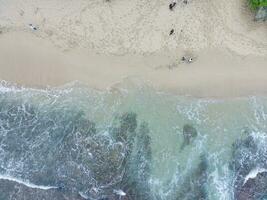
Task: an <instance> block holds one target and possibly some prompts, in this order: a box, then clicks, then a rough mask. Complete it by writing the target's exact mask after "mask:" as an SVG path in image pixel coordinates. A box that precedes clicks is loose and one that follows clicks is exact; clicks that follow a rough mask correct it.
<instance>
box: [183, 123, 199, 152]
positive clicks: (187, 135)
mask: <svg viewBox="0 0 267 200" xmlns="http://www.w3.org/2000/svg"><path fill="white" fill-rule="evenodd" d="M196 137H197V130H196V129H195V128H194V127H193V126H192V125H189V124H186V125H184V127H183V139H184V141H183V144H182V146H181V149H183V148H184V147H185V146H186V145H189V144H190V143H191V142H192V141H193V140H194V138H196Z"/></svg>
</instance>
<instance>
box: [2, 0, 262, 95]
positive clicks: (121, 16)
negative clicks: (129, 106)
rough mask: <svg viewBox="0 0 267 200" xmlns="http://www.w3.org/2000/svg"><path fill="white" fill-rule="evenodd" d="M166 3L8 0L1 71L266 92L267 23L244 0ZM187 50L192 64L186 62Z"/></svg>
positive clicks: (102, 83) (53, 80) (21, 78)
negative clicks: (171, 7)
mask: <svg viewBox="0 0 267 200" xmlns="http://www.w3.org/2000/svg"><path fill="white" fill-rule="evenodd" d="M168 4H169V2H168V1H166V0H157V1H152V0H131V1H127V0H110V2H106V1H104V0H90V1H88V0H49V1H47V0H23V1H22V0H9V1H6V0H0V79H5V80H8V81H13V82H17V83H20V84H23V85H30V86H46V85H52V86H57V85H61V84H64V83H67V82H70V81H74V80H79V81H82V82H84V83H88V84H89V85H90V86H91V87H95V88H99V89H104V88H108V87H111V86H114V85H118V84H119V83H121V82H122V81H123V80H125V79H127V80H129V79H135V80H136V79H138V80H142V81H146V82H148V83H149V84H151V85H152V86H154V87H157V88H160V89H168V90H172V91H175V92H177V93H179V94H189V95H194V96H206V97H210V96H215V97H225V96H243V95H257V94H265V93H267V87H266V84H267V24H266V23H255V22H254V21H253V16H252V14H251V13H250V11H249V10H248V9H247V7H246V0H213V1H208V0H200V1H199V0H191V1H190V0H189V4H187V5H185V4H183V3H182V2H181V1H179V0H178V3H177V6H176V7H175V9H174V11H170V10H169V9H168ZM30 23H32V24H33V25H34V26H37V27H38V30H37V31H32V30H31V29H30V28H29V26H28V24H30ZM172 28H173V29H174V30H175V32H174V35H172V36H169V31H170V30H171V29H172ZM183 55H193V56H194V58H195V59H194V62H193V63H192V64H183V63H180V59H181V57H182V56H183Z"/></svg>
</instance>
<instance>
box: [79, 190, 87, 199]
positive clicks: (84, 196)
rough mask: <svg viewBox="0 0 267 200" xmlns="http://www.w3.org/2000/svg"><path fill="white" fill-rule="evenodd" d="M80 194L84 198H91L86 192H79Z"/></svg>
mask: <svg viewBox="0 0 267 200" xmlns="http://www.w3.org/2000/svg"><path fill="white" fill-rule="evenodd" d="M79 195H80V196H81V197H82V198H84V199H89V197H88V196H87V195H86V194H84V193H83V192H79Z"/></svg>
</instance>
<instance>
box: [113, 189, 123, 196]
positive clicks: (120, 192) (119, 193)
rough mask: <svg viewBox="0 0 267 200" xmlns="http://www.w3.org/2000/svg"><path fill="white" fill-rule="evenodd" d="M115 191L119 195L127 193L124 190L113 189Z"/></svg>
mask: <svg viewBox="0 0 267 200" xmlns="http://www.w3.org/2000/svg"><path fill="white" fill-rule="evenodd" d="M113 192H114V193H115V194H117V195H119V196H125V195H126V193H125V192H123V191H122V190H113Z"/></svg>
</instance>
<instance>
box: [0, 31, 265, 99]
mask: <svg viewBox="0 0 267 200" xmlns="http://www.w3.org/2000/svg"><path fill="white" fill-rule="evenodd" d="M29 41H30V42H29ZM0 43H1V44H2V45H1V46H0V52H1V53H0V79H3V80H6V81H9V82H14V83H17V84H19V85H23V86H26V87H37V88H38V87H39V88H40V87H41V88H42V87H47V86H51V87H57V86H61V85H64V84H66V83H69V82H73V81H80V82H82V83H84V84H86V85H88V86H89V87H92V88H96V89H100V90H105V89H107V88H114V87H115V88H116V87H120V85H121V84H123V83H124V82H125V81H127V80H130V81H133V82H135V81H137V82H140V83H145V84H147V85H148V86H152V87H153V88H155V89H156V90H160V91H167V92H171V93H174V94H178V95H185V96H195V97H200V98H201V97H204V98H208V97H211V98H231V97H241V96H250V95H264V94H267V88H266V83H267V77H266V76H265V75H266V74H267V67H266V63H267V58H266V57H265V56H256V55H248V56H238V55H235V54H234V53H233V52H229V51H228V50H226V49H224V50H223V49H220V50H218V49H209V50H203V51H202V52H198V53H197V54H196V55H197V57H196V59H195V60H194V62H193V63H190V64H187V63H180V64H179V65H177V66H176V67H174V68H171V69H170V68H169V67H168V66H170V65H172V64H173V63H179V61H178V60H175V55H171V54H166V53H165V52H160V53H157V54H151V55H147V56H144V55H124V56H114V55H102V54H94V53H92V52H89V51H86V50H84V49H76V50H72V51H69V52H62V51H61V50H60V49H58V48H56V47H54V46H53V44H51V43H50V42H49V41H46V40H44V39H41V38H38V37H35V36H33V35H32V34H31V33H25V32H13V33H8V34H5V35H2V36H1V37H0ZM47 50H49V51H47ZM14 55H16V58H14ZM177 55H179V54H177ZM180 55H183V54H182V53H180ZM179 57H181V56H179ZM6 66H8V67H6ZM137 84H138V83H137Z"/></svg>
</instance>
